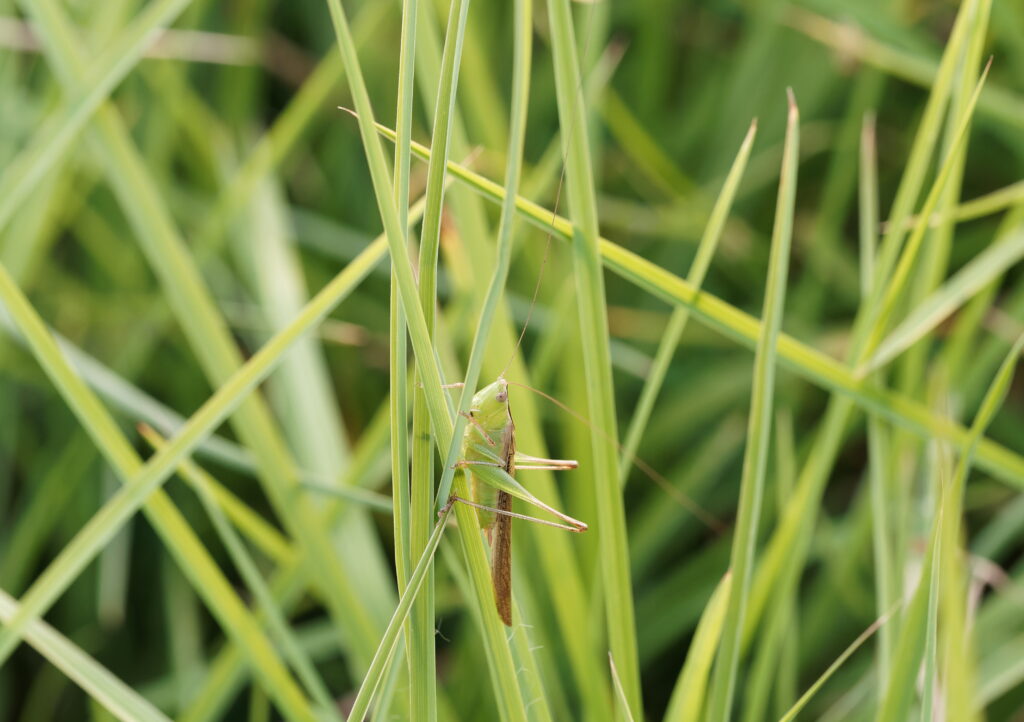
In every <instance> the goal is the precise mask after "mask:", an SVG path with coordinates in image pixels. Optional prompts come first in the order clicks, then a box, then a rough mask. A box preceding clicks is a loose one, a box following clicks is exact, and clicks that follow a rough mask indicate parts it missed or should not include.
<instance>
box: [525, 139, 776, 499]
mask: <svg viewBox="0 0 1024 722" xmlns="http://www.w3.org/2000/svg"><path fill="white" fill-rule="evenodd" d="M756 133H757V121H756V120H755V121H754V122H753V123H751V124H750V129H749V130H748V131H747V135H746V137H745V138H744V139H743V143H742V144H741V145H740V150H739V152H738V153H737V154H736V159H735V160H734V161H733V165H732V168H731V169H730V170H729V175H728V176H727V177H726V180H725V184H724V185H723V186H722V190H721V192H720V193H719V195H718V199H717V200H716V201H715V205H714V207H713V208H712V211H711V216H710V218H708V224H707V226H706V228H705V229H704V235H703V236H701V239H700V245H699V246H698V247H697V255H696V256H695V257H694V259H693V263H692V265H691V266H690V271H689V273H688V274H687V275H686V280H687V281H688V282H689V283H691V284H692V285H693V287H694V288H697V289H699V288H700V287H701V284H703V283H704V276H705V275H707V271H708V267H709V266H710V265H711V261H712V259H713V258H714V256H715V250H716V249H717V248H718V241H719V240H720V239H721V237H722V230H723V229H724V228H725V222H726V221H727V220H728V218H729V211H730V210H731V208H732V202H733V200H734V199H735V197H736V190H737V188H739V185H740V181H741V180H742V179H743V171H744V170H746V167H747V160H749V158H750V149H751V148H752V147H753V145H754V136H755V135H756ZM505 187H506V188H508V186H507V185H506V186H505ZM689 320H690V312H689V310H687V309H685V308H677V309H675V310H674V311H673V312H672V316H671V317H670V318H669V321H668V325H667V326H666V327H665V332H664V334H663V335H662V338H661V341H660V343H659V344H658V350H657V352H655V354H654V363H653V364H651V369H650V371H648V374H647V378H646V379H645V381H644V385H643V388H642V389H641V390H640V398H639V399H638V400H637V403H636V410H635V411H634V412H633V418H632V419H631V420H630V422H629V428H628V429H627V430H626V435H625V440H624V441H623V442H622V453H621V459H620V461H619V480H620V483H622V484H625V483H626V479H627V477H628V475H629V469H630V466H631V465H632V463H633V459H634V458H635V457H636V451H637V448H638V447H639V446H640V439H641V438H642V437H643V434H644V431H645V429H646V428H647V423H648V421H650V418H651V412H652V411H653V410H654V402H655V400H656V399H657V397H658V393H659V392H660V391H661V386H662V384H663V383H664V381H665V374H666V373H667V371H668V367H669V364H670V363H671V362H672V356H673V354H674V353H675V350H676V347H677V346H678V345H679V339H680V338H681V337H682V335H683V331H685V330H686V324H687V322H688V321H689Z"/></svg>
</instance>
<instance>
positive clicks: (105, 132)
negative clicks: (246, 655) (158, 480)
mask: <svg viewBox="0 0 1024 722" xmlns="http://www.w3.org/2000/svg"><path fill="white" fill-rule="evenodd" d="M24 1H25V5H26V9H27V10H28V11H29V12H30V14H31V16H32V17H33V19H34V20H35V21H36V23H37V27H38V30H39V32H40V36H41V38H42V41H43V46H44V48H45V49H46V51H47V57H48V59H49V60H50V61H51V62H52V64H53V66H54V70H55V71H56V74H57V76H58V77H59V78H60V81H61V83H62V84H63V85H65V87H67V88H68V89H69V90H73V89H74V88H75V87H77V85H78V84H80V82H81V81H82V73H81V70H80V68H81V66H82V65H83V63H84V53H83V49H82V46H81V43H80V41H79V39H78V38H77V37H76V35H75V33H74V32H73V29H72V27H71V25H70V23H69V21H68V19H67V17H66V16H65V15H64V13H63V12H62V9H61V8H60V7H58V6H57V5H56V3H54V2H53V0H24ZM94 126H95V127H94V129H93V130H94V134H93V136H94V138H95V140H96V142H97V143H98V144H99V145H100V147H101V148H102V150H103V153H102V157H103V160H104V163H105V169H106V171H107V174H108V177H109V180H110V182H111V184H112V186H113V189H114V191H115V194H116V195H117V196H118V199H119V201H120V204H121V207H122V208H123V209H124V211H125V213H126V215H127V216H128V219H129V222H130V223H131V225H132V227H133V229H134V230H135V233H136V234H137V236H138V240H139V242H140V245H141V247H142V249H143V251H144V252H145V253H146V255H147V257H148V259H149V262H150V264H151V266H152V267H153V270H154V271H155V272H156V274H157V276H158V278H159V279H160V281H161V284H162V286H163V288H164V290H165V292H166V294H167V297H168V301H169V303H170V305H171V307H172V309H173V310H174V312H175V314H176V316H177V317H178V320H179V322H180V323H181V326H182V329H183V331H184V332H185V335H186V337H188V339H189V341H190V344H191V347H192V349H193V351H194V352H195V353H196V356H197V358H198V359H199V361H200V363H201V365H202V366H203V369H204V371H205V373H206V374H207V376H208V378H209V379H210V380H211V383H212V384H213V385H215V386H216V385H219V384H221V383H223V382H225V381H227V379H228V378H229V377H230V376H231V375H232V374H233V373H235V372H236V371H237V369H238V367H239V366H240V365H241V354H240V352H239V349H238V347H237V345H236V343H235V342H234V339H233V338H232V337H231V335H230V333H229V332H228V329H227V327H226V324H225V322H224V319H223V317H222V316H221V314H220V313H219V312H218V310H217V309H216V306H215V304H214V302H213V299H212V298H211V295H210V293H209V290H208V288H207V286H206V284H205V282H204V280H203V279H202V277H201V275H200V273H199V271H198V269H197V268H196V265H195V262H194V259H193V258H192V257H191V256H190V255H189V252H188V249H187V246H186V245H185V243H184V239H183V238H182V236H181V234H180V233H179V232H178V229H177V228H176V226H175V224H174V221H173V219H172V217H171V214H170V211H169V209H168V208H167V206H166V203H165V201H164V198H163V196H162V194H161V193H160V192H159V189H158V187H157V186H156V183H155V181H154V180H153V179H152V178H151V175H150V173H149V172H148V169H147V168H146V166H145V163H144V162H143V159H142V157H141V154H140V152H139V150H138V148H137V147H136V145H135V143H134V142H133V139H132V138H131V137H130V135H129V133H128V131H127V128H126V127H125V125H124V123H123V121H122V119H121V117H120V116H119V114H118V113H117V111H116V110H115V109H114V108H113V106H110V105H107V106H105V107H103V108H101V109H100V110H98V111H97V114H96V118H95V123H94ZM223 388H224V387H221V389H223ZM246 390H247V391H251V390H252V387H249V388H248V389H246ZM232 421H233V422H234V423H235V424H236V426H237V430H238V432H239V434H240V436H241V437H242V439H243V441H244V442H245V444H246V445H247V446H248V447H249V448H250V450H251V451H252V453H253V454H254V456H255V458H256V459H257V462H258V466H259V469H260V479H261V481H262V482H263V485H264V488H265V490H266V492H267V494H268V496H269V497H270V498H271V500H272V502H273V504H274V506H275V509H276V511H278V512H279V513H280V514H281V516H282V518H283V519H284V521H285V523H286V525H287V527H288V529H289V532H290V533H291V534H292V535H294V536H295V537H296V539H297V540H299V543H300V544H301V545H302V546H303V548H304V550H305V552H306V553H307V554H308V555H309V557H310V563H311V564H314V565H315V566H316V568H317V569H318V572H319V573H318V575H317V576H316V581H317V583H318V585H319V586H320V588H321V591H322V593H323V600H324V602H325V603H326V606H327V608H328V610H329V611H330V613H331V616H332V617H333V618H334V620H335V623H336V624H337V626H338V628H339V629H345V634H346V637H347V639H348V640H349V644H350V645H351V646H352V647H353V649H354V650H355V654H354V655H353V663H354V664H355V665H356V667H357V668H361V667H362V666H364V665H365V664H367V663H368V662H369V658H370V656H371V655H372V652H373V649H374V647H375V642H376V632H375V630H376V629H377V628H378V627H379V628H381V629H382V628H383V624H384V620H383V619H382V617H381V615H380V610H379V609H378V608H375V607H374V606H373V605H372V604H370V603H369V601H368V599H367V598H366V597H365V596H364V595H363V594H362V593H361V586H360V585H358V584H356V583H355V580H354V579H353V578H352V577H351V576H350V575H347V574H345V573H344V571H343V568H342V560H341V558H340V555H338V554H336V553H335V552H334V550H333V549H332V547H331V540H330V538H329V535H328V533H327V530H326V529H325V528H324V527H323V526H322V525H321V523H320V521H319V519H318V517H317V513H316V510H315V509H314V508H313V507H312V506H311V505H310V504H309V503H308V500H307V499H305V498H303V497H302V496H299V495H294V494H290V493H289V489H290V488H293V487H294V486H295V485H296V483H297V480H296V478H295V473H294V469H295V463H294V461H293V460H292V459H291V458H290V454H289V453H288V449H287V447H286V445H285V441H284V439H283V438H282V437H281V435H280V433H279V430H278V427H277V425H276V424H275V422H274V420H273V418H272V417H271V415H270V411H269V409H268V408H267V406H266V404H265V403H264V402H263V399H262V396H260V395H259V394H254V395H251V396H249V398H247V399H245V400H244V402H243V403H242V404H240V405H239V413H238V414H236V415H235V416H234V417H233V418H232ZM172 446H173V444H172ZM145 488H146V484H142V485H140V486H139V487H138V490H137V491H136V492H133V493H139V492H141V491H144V490H145ZM137 501H141V498H139V499H137ZM133 503H137V502H133ZM130 506H132V504H127V505H126V506H125V507H123V508H124V509H125V510H127V509H128V508H130ZM364 543H367V544H373V543H376V542H375V541H374V540H372V539H366V540H365V542H364ZM365 569H366V570H367V573H370V570H371V568H370V567H369V565H367V566H366V567H365ZM384 572H385V570H384V569H383V568H380V569H377V570H375V571H373V572H372V573H379V574H383V573H384Z"/></svg>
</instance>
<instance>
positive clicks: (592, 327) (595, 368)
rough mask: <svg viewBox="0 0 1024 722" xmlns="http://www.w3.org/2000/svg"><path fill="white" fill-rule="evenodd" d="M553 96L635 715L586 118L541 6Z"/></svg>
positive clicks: (561, 2) (559, 9)
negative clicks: (547, 33) (548, 39)
mask: <svg viewBox="0 0 1024 722" xmlns="http://www.w3.org/2000/svg"><path fill="white" fill-rule="evenodd" d="M548 20H549V22H550V24H551V49H552V53H553V55H554V69H555V90H556V94H557V97H558V114H559V118H560V121H561V125H562V127H563V128H564V129H565V131H564V132H563V134H562V147H563V151H564V158H565V163H566V164H567V165H566V170H565V172H566V184H567V197H568V201H569V214H570V216H571V218H572V220H573V225H574V231H573V234H572V255H573V270H574V275H575V278H576V287H577V293H578V302H577V308H578V310H579V317H580V318H579V321H580V339H581V342H582V347H583V366H584V376H585V379H586V395H587V407H588V410H589V413H590V420H591V423H592V427H591V434H590V445H591V448H592V450H593V459H594V481H595V484H596V487H597V488H596V489H595V490H594V493H595V494H596V496H597V515H598V524H597V532H598V543H599V546H600V550H601V552H600V553H601V556H602V558H603V563H602V564H601V571H602V575H603V582H604V595H605V605H604V606H605V622H606V627H607V632H608V640H609V645H610V648H611V654H612V657H613V658H614V659H615V660H616V665H617V669H618V670H619V675H620V677H621V679H622V687H623V690H624V691H625V695H626V699H627V701H628V703H629V709H630V712H631V713H632V715H633V716H634V717H635V718H639V717H640V716H641V715H642V710H643V705H642V703H641V690H640V669H639V664H638V661H637V649H636V622H635V619H634V616H633V615H634V613H633V589H632V583H631V581H630V570H629V553H628V543H627V540H626V520H625V512H624V510H623V504H622V495H621V490H620V486H619V482H618V476H617V474H616V470H617V469H618V458H617V457H618V454H617V446H618V442H617V436H618V434H617V425H616V421H615V400H614V388H613V383H612V373H611V358H610V355H609V351H608V318H607V301H606V300H605V293H604V278H603V276H602V269H601V259H600V250H599V238H600V236H599V232H598V221H597V201H596V198H595V192H594V173H593V168H592V165H591V158H590V141H589V138H588V132H587V130H588V129H587V123H588V120H587V114H586V112H585V109H584V107H583V95H582V92H583V87H582V81H581V79H580V68H579V60H578V57H577V44H576V35H575V32H574V30H573V24H572V14H571V12H570V9H569V0H553V1H552V2H549V3H548Z"/></svg>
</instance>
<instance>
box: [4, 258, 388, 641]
mask: <svg viewBox="0 0 1024 722" xmlns="http://www.w3.org/2000/svg"><path fill="white" fill-rule="evenodd" d="M378 245H380V246H381V248H380V249H379V250H383V248H382V247H383V241H382V240H381V241H378ZM374 255H375V254H373V253H368V254H367V256H366V257H365V258H362V259H359V261H358V262H353V263H352V264H350V265H349V266H348V267H346V269H345V270H344V271H342V272H341V273H340V274H339V275H338V276H337V277H336V278H335V279H334V280H333V281H332V282H331V283H329V284H328V285H327V286H325V287H324V289H323V290H321V292H320V293H319V294H317V296H316V297H314V299H313V300H312V301H311V302H310V303H309V304H308V305H307V306H306V307H305V309H304V311H303V313H302V314H300V315H299V317H298V318H296V319H295V320H294V321H293V322H292V323H291V324H290V325H289V326H288V327H286V328H285V329H282V331H281V332H279V333H278V334H276V335H275V336H274V338H273V339H271V340H270V341H269V342H268V343H267V344H266V345H265V346H264V347H263V349H261V351H260V352H258V353H257V354H256V355H255V356H253V357H252V358H251V359H250V361H249V362H248V363H247V364H246V365H245V366H243V368H242V369H241V370H240V371H239V372H237V373H236V374H235V375H234V376H233V377H232V379H230V380H229V381H228V382H227V383H226V384H224V385H223V386H221V387H220V389H219V390H218V391H217V393H216V394H214V396H213V397H211V399H210V401H208V402H207V404H205V405H204V406H203V407H202V409H200V411H199V412H197V414H196V415H195V416H193V417H192V419H191V420H190V421H189V423H188V424H186V426H185V428H183V429H182V431H181V432H180V433H179V434H178V435H177V436H176V437H175V438H174V440H172V442H171V444H169V445H168V448H167V451H165V452H161V453H158V454H157V455H156V456H155V457H154V458H153V459H152V460H150V462H148V463H147V464H146V466H145V467H143V468H141V469H139V471H138V473H137V474H131V473H129V474H127V475H125V477H124V478H126V479H127V478H131V479H132V481H131V483H130V484H128V486H126V491H124V492H123V493H122V494H120V495H119V496H118V497H117V501H116V506H111V505H108V507H107V509H108V511H107V512H106V513H107V514H109V515H111V516H110V518H108V519H107V520H106V521H103V520H102V519H101V520H100V521H98V522H97V524H99V525H100V526H99V527H98V528H97V532H90V536H89V537H88V538H87V539H88V543H86V544H84V545H83V546H81V547H79V548H78V549H77V550H76V551H75V553H74V555H72V554H71V553H68V554H66V555H65V559H67V560H68V562H67V568H69V569H72V568H73V569H76V570H77V569H80V568H81V567H83V566H84V564H85V563H87V562H88V560H89V559H90V558H91V556H92V555H93V554H95V553H96V552H97V551H98V550H99V549H100V548H101V547H102V543H103V542H104V536H105V535H112V534H113V533H115V532H116V530H117V528H118V527H119V526H120V524H122V523H123V522H124V521H125V520H127V519H128V518H130V516H131V514H132V513H133V512H134V510H136V509H138V507H139V506H140V505H141V504H142V503H143V502H144V501H145V500H146V498H147V497H148V496H149V495H150V494H151V493H152V491H153V490H154V489H155V488H157V487H158V486H159V484H161V483H162V482H163V481H164V480H166V478H167V476H168V474H169V473H170V472H171V471H172V470H173V468H174V466H175V465H176V463H177V462H178V461H180V460H181V459H182V458H184V457H185V456H186V455H187V454H188V453H189V452H190V451H191V450H192V448H194V447H195V445H196V443H197V442H198V441H199V440H200V439H202V438H203V437H205V436H206V435H208V434H209V433H210V432H211V431H212V430H213V428H215V427H216V426H217V425H218V424H219V423H221V422H222V421H223V420H224V418H225V417H226V416H227V414H228V413H230V411H231V410H232V409H233V408H234V407H235V406H237V404H239V403H240V402H241V400H242V399H243V398H244V395H245V394H246V393H247V392H248V391H249V390H250V389H251V388H253V386H255V384H257V383H258V382H259V381H260V380H262V379H263V378H264V377H265V376H266V375H267V374H268V373H269V372H270V371H271V370H272V368H273V366H274V364H276V363H277V362H278V361H279V360H280V358H281V356H282V354H283V352H284V350H285V349H287V348H288V347H289V346H290V344H291V343H292V342H293V341H294V340H295V339H296V338H298V337H300V336H301V335H302V334H303V333H304V332H305V331H306V330H308V328H309V327H310V326H312V325H313V324H314V323H315V322H316V321H318V320H320V319H322V318H323V317H324V316H325V315H326V314H327V313H328V311H329V310H330V309H331V308H333V306H334V305H335V304H336V303H337V302H338V301H340V300H341V298H343V297H344V296H345V295H347V294H348V293H349V292H350V291H351V290H352V288H353V287H354V285H355V284H356V283H358V281H359V280H361V279H362V278H364V277H365V275H366V274H367V273H368V272H369V269H370V267H372V265H373V264H374V263H375V262H376V260H378V259H377V258H375V257H374ZM0 297H2V299H3V302H4V304H5V305H6V306H7V309H8V312H9V313H10V314H11V315H12V316H13V317H14V318H15V320H16V321H17V322H18V324H19V327H20V329H21V331H22V333H24V334H25V335H26V337H27V338H28V339H29V341H30V343H32V344H33V350H34V352H35V353H36V354H38V355H39V356H40V360H41V362H43V363H44V366H45V367H46V368H47V370H48V372H50V373H51V374H52V375H53V376H54V378H55V379H56V383H57V384H58V386H59V387H60V388H66V389H70V390H69V391H68V400H69V403H70V404H71V405H72V408H73V409H74V410H75V412H76V414H79V415H80V416H82V417H84V418H87V419H89V420H90V421H89V422H86V429H87V430H88V431H90V434H91V435H93V436H94V438H95V439H96V440H97V443H98V444H99V445H100V446H101V448H109V449H111V450H112V452H111V453H113V454H114V458H115V459H116V462H117V466H118V467H119V468H120V469H133V468H137V467H138V462H137V461H135V460H134V459H135V457H134V455H133V453H132V452H131V451H130V448H129V447H128V445H127V442H126V441H125V440H124V438H123V437H122V436H119V434H118V435H116V436H115V432H114V431H113V430H115V429H116V425H115V424H114V423H113V421H112V420H109V417H107V416H106V412H105V411H104V410H103V409H102V407H101V406H100V404H99V402H98V401H97V400H96V399H95V397H94V396H92V394H91V393H89V392H88V390H87V388H86V387H85V385H84V383H83V382H82V381H81V380H80V379H79V378H78V377H77V376H76V375H75V374H74V372H73V371H72V370H71V369H70V367H69V366H68V365H67V363H66V361H65V360H64V359H63V357H62V356H61V354H60V351H59V349H58V348H57V347H56V345H55V343H54V342H53V340H52V339H51V338H50V337H49V335H48V334H47V332H46V329H45V326H44V325H43V324H42V321H41V320H40V319H39V318H38V316H37V315H36V314H35V312H34V311H33V310H32V309H31V306H29V304H28V302H27V300H26V299H25V298H24V296H22V295H21V293H20V291H19V290H18V289H17V287H16V286H15V285H14V284H13V283H12V282H11V280H10V278H9V276H8V275H7V274H6V272H5V271H4V272H0ZM102 418H106V419H107V421H99V419H102ZM117 439H120V440H119V441H118V440H117ZM115 510H116V512H115ZM72 558H73V559H74V561H71V559H72ZM71 578H73V575H71V576H65V577H64V578H63V579H62V580H61V582H60V585H66V584H68V583H70V580H71ZM60 585H57V586H60ZM55 592H56V586H55V587H51V588H50V591H49V594H50V595H52V594H54V593H55ZM42 606H43V605H42V604H40V607H39V608H40V609H41V608H42ZM27 608H28V607H27V605H24V606H23V608H22V611H23V612H24V611H25V610H26V609H27ZM31 613H32V612H25V614H26V618H25V620H27V619H28V615H30V614H31ZM15 627H16V625H14V624H12V625H11V626H9V627H8V629H7V630H5V631H4V633H0V639H3V640H4V641H3V642H2V643H0V649H2V650H6V653H9V652H10V649H11V645H12V643H13V642H14V637H13V633H12V632H11V629H12V628H15Z"/></svg>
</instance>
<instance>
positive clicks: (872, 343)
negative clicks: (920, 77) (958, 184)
mask: <svg viewBox="0 0 1024 722" xmlns="http://www.w3.org/2000/svg"><path fill="white" fill-rule="evenodd" d="M991 65H992V64H991V61H990V62H989V64H988V65H987V66H985V70H984V71H983V72H982V74H981V78H980V79H979V80H978V84H977V85H976V86H975V90H974V95H973V96H972V97H971V100H970V102H969V103H968V105H967V108H966V109H965V111H964V114H963V118H962V119H961V121H960V125H959V127H958V128H957V131H956V134H955V136H954V141H953V143H952V145H951V147H950V149H949V152H948V153H947V154H946V158H945V160H944V161H943V163H942V166H941V168H940V169H939V173H938V175H937V176H936V178H935V182H934V183H933V184H932V187H931V190H930V191H929V192H928V197H927V198H926V199H925V202H924V205H923V206H922V211H921V216H922V217H923V218H929V217H931V215H932V212H933V211H934V210H935V208H936V206H937V204H938V202H939V200H940V199H941V198H942V193H943V191H944V190H945V187H946V181H947V180H948V179H949V177H950V175H951V174H952V172H953V170H954V168H955V167H956V159H957V157H958V155H959V151H960V149H962V148H963V144H964V143H966V142H967V135H968V132H967V131H968V130H969V128H970V124H971V116H972V114H973V111H974V108H975V106H976V105H977V103H978V96H979V95H980V94H981V89H982V88H983V87H984V86H985V78H986V77H987V76H988V71H989V68H991ZM927 231H928V223H927V222H925V221H923V220H922V221H920V222H919V223H918V224H917V226H915V227H914V230H913V232H912V233H911V234H910V238H908V239H907V242H906V245H905V246H904V248H903V253H902V254H901V255H900V258H899V263H898V264H897V265H896V268H895V270H894V271H893V273H892V277H891V278H890V277H888V276H887V273H886V270H887V266H886V265H885V264H880V268H879V271H878V272H879V274H881V275H882V281H884V283H885V285H884V289H885V291H884V295H883V296H881V297H880V300H879V305H878V306H877V310H876V312H875V313H872V314H871V315H870V316H869V323H870V325H871V329H872V330H871V331H870V332H869V334H868V340H867V342H866V344H865V348H866V350H867V352H870V351H871V350H873V349H874V348H875V347H876V346H877V345H878V343H879V342H880V341H881V335H882V334H883V333H885V331H886V330H887V329H888V324H889V320H890V318H891V317H892V314H893V313H894V312H895V310H896V307H897V304H898V303H899V302H900V300H901V299H902V297H903V293H904V291H905V289H906V285H907V283H908V281H909V279H910V276H911V272H912V270H913V268H914V262H915V261H916V260H917V254H918V251H919V250H920V248H921V244H922V243H923V242H924V239H925V235H926V233H927ZM887 240H888V239H887ZM885 247H886V245H885V243H884V242H883V252H884V250H885ZM878 287H879V288H882V287H883V286H882V285H881V283H880V284H879V286H878Z"/></svg>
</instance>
